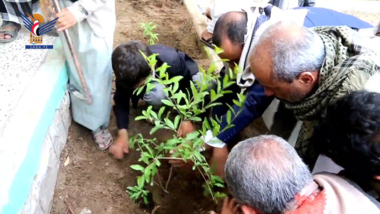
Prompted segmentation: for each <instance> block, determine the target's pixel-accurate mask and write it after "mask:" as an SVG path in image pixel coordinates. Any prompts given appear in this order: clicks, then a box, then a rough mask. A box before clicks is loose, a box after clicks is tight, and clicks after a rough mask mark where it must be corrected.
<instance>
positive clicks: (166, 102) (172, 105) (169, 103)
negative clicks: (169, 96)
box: [161, 100, 174, 107]
mask: <svg viewBox="0 0 380 214" xmlns="http://www.w3.org/2000/svg"><path fill="white" fill-rule="evenodd" d="M161 102H162V103H163V104H165V105H167V106H170V107H174V104H173V103H172V102H171V101H169V100H161Z"/></svg>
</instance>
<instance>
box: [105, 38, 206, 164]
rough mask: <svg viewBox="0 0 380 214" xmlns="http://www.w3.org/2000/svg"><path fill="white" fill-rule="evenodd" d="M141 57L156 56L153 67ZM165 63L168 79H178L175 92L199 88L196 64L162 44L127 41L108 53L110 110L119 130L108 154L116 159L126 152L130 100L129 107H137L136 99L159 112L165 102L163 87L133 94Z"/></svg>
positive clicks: (156, 86)
mask: <svg viewBox="0 0 380 214" xmlns="http://www.w3.org/2000/svg"><path fill="white" fill-rule="evenodd" d="M141 53H143V54H144V55H145V56H147V57H148V56H151V55H152V54H158V56H157V57H156V60H157V62H156V64H155V67H154V68H151V67H150V66H149V64H148V63H147V61H146V59H145V58H144V56H143V55H142V54H141ZM164 63H166V64H167V65H168V68H167V70H166V72H167V74H168V77H169V79H170V78H172V77H175V76H182V77H183V78H182V79H181V80H180V83H179V90H182V91H184V90H186V89H187V88H188V87H190V82H191V81H192V82H194V85H196V86H197V85H199V83H200V82H202V81H201V80H202V76H201V74H202V73H201V72H199V70H198V66H197V63H196V62H195V61H194V60H193V59H192V58H191V57H189V56H187V55H186V54H185V53H183V52H181V51H178V50H176V49H174V48H170V47H167V46H164V45H153V46H148V45H146V44H144V43H142V42H141V41H130V42H127V43H124V44H121V45H119V46H118V47H117V48H115V50H114V51H113V53H112V67H113V70H114V73H115V76H116V91H115V94H114V98H113V99H114V102H115V105H114V106H113V110H114V113H115V116H116V121H117V127H118V129H119V132H118V137H117V139H116V143H115V144H114V145H112V146H111V148H110V152H111V153H113V155H114V156H115V157H116V158H119V159H121V158H123V157H124V153H128V152H129V149H128V146H129V145H128V141H129V136H128V131H127V130H128V126H129V110H130V100H131V99H132V104H133V107H137V102H138V101H139V99H143V100H144V101H145V102H146V103H147V104H148V105H151V106H153V108H155V109H159V108H160V107H161V106H162V105H163V103H162V100H165V99H167V97H166V95H165V93H164V91H163V89H164V87H165V85H162V84H158V83H157V82H152V83H150V84H152V85H154V88H153V89H152V90H151V91H149V92H147V91H146V90H143V91H141V94H140V95H139V96H136V95H134V94H133V91H134V90H135V89H136V88H140V87H142V86H144V85H145V84H146V80H147V78H148V77H149V76H150V75H152V74H153V72H152V69H156V68H159V67H160V66H162V65H164ZM184 92H186V91H184Z"/></svg>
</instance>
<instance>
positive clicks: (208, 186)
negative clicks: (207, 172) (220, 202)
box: [197, 166, 215, 200]
mask: <svg viewBox="0 0 380 214" xmlns="http://www.w3.org/2000/svg"><path fill="white" fill-rule="evenodd" d="M197 169H198V171H199V172H200V173H201V175H202V177H203V179H204V180H205V182H206V185H207V188H208V190H209V191H210V194H211V197H212V199H213V200H215V198H214V194H212V190H211V187H210V185H208V183H207V179H206V178H205V176H204V175H203V173H202V171H201V170H200V169H199V167H198V166H197Z"/></svg>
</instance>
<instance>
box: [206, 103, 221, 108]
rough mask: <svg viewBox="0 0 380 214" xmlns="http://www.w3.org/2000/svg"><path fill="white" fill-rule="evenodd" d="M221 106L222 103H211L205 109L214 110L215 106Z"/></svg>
mask: <svg viewBox="0 0 380 214" xmlns="http://www.w3.org/2000/svg"><path fill="white" fill-rule="evenodd" d="M219 105H222V103H211V104H210V105H207V106H206V107H205V109H209V108H212V107H214V106H219Z"/></svg>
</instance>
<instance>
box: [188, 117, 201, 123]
mask: <svg viewBox="0 0 380 214" xmlns="http://www.w3.org/2000/svg"><path fill="white" fill-rule="evenodd" d="M189 120H192V121H198V122H201V121H202V119H201V118H200V117H191V118H189Z"/></svg>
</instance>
